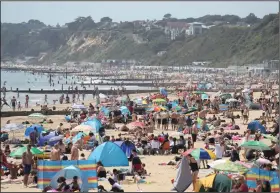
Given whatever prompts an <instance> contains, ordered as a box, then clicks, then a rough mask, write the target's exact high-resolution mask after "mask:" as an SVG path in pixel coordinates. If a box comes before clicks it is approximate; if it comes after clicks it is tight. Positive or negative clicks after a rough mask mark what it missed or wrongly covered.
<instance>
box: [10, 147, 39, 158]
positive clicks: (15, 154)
mask: <svg viewBox="0 0 280 193" xmlns="http://www.w3.org/2000/svg"><path fill="white" fill-rule="evenodd" d="M26 151H27V146H24V147H20V148H18V149H17V150H15V151H13V152H12V153H10V156H11V157H21V156H22V154H23V153H24V152H26ZM30 151H31V153H32V154H33V155H39V154H44V152H42V151H41V150H39V149H38V148H36V147H32V148H31V150H30Z"/></svg>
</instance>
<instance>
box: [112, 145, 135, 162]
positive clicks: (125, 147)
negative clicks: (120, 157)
mask: <svg viewBox="0 0 280 193" xmlns="http://www.w3.org/2000/svg"><path fill="white" fill-rule="evenodd" d="M114 143H115V144H117V145H118V146H119V147H120V148H121V149H122V150H123V152H124V153H125V154H126V157H128V158H129V157H130V155H131V152H132V150H133V149H136V147H135V145H134V143H132V142H131V141H115V142H114Z"/></svg>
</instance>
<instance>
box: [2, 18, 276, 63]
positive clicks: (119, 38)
mask: <svg viewBox="0 0 280 193" xmlns="http://www.w3.org/2000/svg"><path fill="white" fill-rule="evenodd" d="M278 17H279V15H278V14H270V15H267V16H265V17H264V18H262V19H259V20H257V21H256V22H255V23H253V24H252V25H251V26H250V27H248V26H245V27H241V26H238V25H233V24H230V25H229V24H228V22H227V24H224V25H217V26H215V27H211V28H210V29H209V30H207V31H206V32H205V33H203V34H200V35H196V36H185V35H184V34H182V35H180V36H178V37H177V38H176V40H173V41H171V40H170V39H169V38H168V37H167V36H166V34H165V33H164V26H165V25H166V20H167V19H163V20H161V21H159V22H158V23H160V25H161V27H159V26H160V25H157V26H158V27H152V28H151V29H149V30H147V29H146V27H145V26H141V25H136V24H135V23H134V22H121V23H114V22H112V19H110V18H108V17H104V18H102V19H101V21H100V22H97V23H95V22H94V21H93V20H92V19H91V17H79V18H77V19H76V20H75V21H73V22H70V23H68V24H66V26H65V27H60V26H59V25H58V26H56V27H51V26H46V25H45V24H43V23H42V22H40V21H38V20H30V21H29V22H28V23H20V24H9V23H1V58H2V60H12V59H15V58H24V57H26V56H31V57H34V59H33V60H32V62H33V63H34V62H35V63H37V62H38V63H45V64H48V63H50V62H56V63H64V62H66V61H88V62H100V61H102V60H103V59H105V60H106V59H114V60H127V59H134V60H138V61H142V62H144V63H145V64H152V65H178V64H179V65H186V64H189V63H191V62H193V61H211V62H212V64H213V65H216V66H227V65H230V64H235V65H236V64H237V65H242V64H244V63H259V62H261V61H263V60H272V59H278V58H279V20H278ZM201 18H202V19H201ZM201 18H200V20H199V19H192V21H204V22H206V23H207V22H208V23H209V21H208V20H209V18H217V16H215V17H214V16H204V17H201ZM207 18H208V20H207ZM226 18H229V21H232V20H233V19H234V22H236V16H235V17H233V16H231V17H229V16H227V17H226ZM237 19H238V18H237ZM173 20H174V18H173ZM176 20H177V19H176ZM160 51H165V53H164V54H163V55H162V56H159V55H158V54H157V53H158V52H160Z"/></svg>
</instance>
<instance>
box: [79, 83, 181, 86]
mask: <svg viewBox="0 0 280 193" xmlns="http://www.w3.org/2000/svg"><path fill="white" fill-rule="evenodd" d="M83 85H97V86H140V87H169V86H179V85H186V83H180V82H168V83H164V82H160V83H156V82H154V83H153V82H137V83H136V82H126V83H121V82H116V83H107V82H103V83H101V82H100V83H94V84H91V83H83Z"/></svg>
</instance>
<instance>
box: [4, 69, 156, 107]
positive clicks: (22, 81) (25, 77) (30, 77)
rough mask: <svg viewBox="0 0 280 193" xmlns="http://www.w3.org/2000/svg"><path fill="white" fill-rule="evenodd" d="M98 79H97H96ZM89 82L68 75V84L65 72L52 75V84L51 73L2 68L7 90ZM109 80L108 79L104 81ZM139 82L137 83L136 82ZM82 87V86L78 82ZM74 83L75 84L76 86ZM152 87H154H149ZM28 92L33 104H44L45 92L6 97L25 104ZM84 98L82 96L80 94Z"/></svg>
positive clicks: (56, 95) (52, 95)
mask: <svg viewBox="0 0 280 193" xmlns="http://www.w3.org/2000/svg"><path fill="white" fill-rule="evenodd" d="M91 78H93V79H94V82H99V81H100V80H97V79H98V77H91ZM95 79H96V80H95ZM82 81H84V82H89V81H90V78H89V77H77V76H72V75H68V77H67V84H66V76H65V74H53V75H52V84H51V85H50V78H49V74H47V73H40V74H39V73H35V74H32V73H31V72H23V71H6V70H1V87H3V86H5V87H6V88H7V90H10V89H11V88H12V89H13V90H15V89H16V88H19V90H25V89H26V90H27V89H29V88H30V89H31V90H32V89H36V90H39V89H46V90H52V89H61V88H62V84H63V87H64V89H67V88H68V87H69V86H70V85H71V84H74V82H76V83H78V82H82ZM104 82H107V81H104ZM136 84H137V83H136ZM76 85H77V86H78V87H79V88H80V89H82V88H81V86H80V85H78V84H76ZM76 85H74V86H76ZM111 87H112V88H116V89H117V88H118V87H116V86H115V87H114V86H111V85H109V86H98V88H99V89H102V90H103V89H108V90H109V89H110V88H111ZM87 89H88V90H89V89H93V86H90V87H88V86H87ZM126 89H127V90H130V89H139V90H142V89H147V88H146V87H138V86H136V85H135V86H127V87H126ZM149 89H152V88H149ZM26 94H28V95H29V98H30V103H31V105H32V104H36V102H37V103H39V104H42V103H43V102H44V96H45V95H44V94H30V93H19V94H18V93H15V92H7V93H6V99H7V101H8V102H10V99H11V98H12V97H13V96H15V97H16V98H17V100H18V101H20V102H21V103H22V104H24V101H25V95H26ZM60 95H61V94H48V101H49V103H52V101H53V100H58V99H59V97H60ZM1 97H3V93H2V92H1ZM70 98H71V96H70ZM80 98H82V96H80ZM88 99H92V95H86V96H85V100H88Z"/></svg>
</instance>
